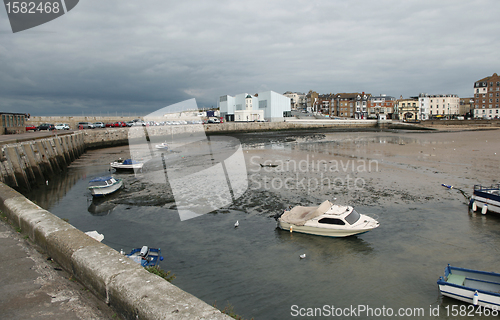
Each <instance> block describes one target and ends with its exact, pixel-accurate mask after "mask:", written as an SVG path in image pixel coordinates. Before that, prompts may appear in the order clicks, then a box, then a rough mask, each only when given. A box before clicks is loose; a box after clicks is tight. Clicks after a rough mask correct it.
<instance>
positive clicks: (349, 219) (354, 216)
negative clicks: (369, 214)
mask: <svg viewBox="0 0 500 320" xmlns="http://www.w3.org/2000/svg"><path fill="white" fill-rule="evenodd" d="M360 217H361V216H360V215H359V213H358V212H357V211H356V210H354V209H353V210H352V211H351V213H349V215H348V216H347V217H345V221H347V222H348V223H349V224H355V223H356V222H357V221H358V220H359V218H360Z"/></svg>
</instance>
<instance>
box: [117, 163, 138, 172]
mask: <svg viewBox="0 0 500 320" xmlns="http://www.w3.org/2000/svg"><path fill="white" fill-rule="evenodd" d="M142 166H143V164H142V163H140V164H121V163H117V164H115V163H111V168H113V169H115V170H116V171H135V170H141V169H142Z"/></svg>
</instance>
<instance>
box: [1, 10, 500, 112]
mask: <svg viewBox="0 0 500 320" xmlns="http://www.w3.org/2000/svg"><path fill="white" fill-rule="evenodd" d="M96 4H97V3H96V2H91V1H84V2H82V1H80V3H79V4H78V6H76V7H75V8H74V9H73V10H71V12H68V13H67V14H65V15H64V16H62V17H60V18H58V19H55V20H53V21H50V22H48V23H45V24H43V25H40V26H38V27H36V28H32V29H28V30H25V31H21V32H18V33H15V34H14V33H12V31H11V29H10V25H9V22H8V19H7V13H6V11H5V10H3V9H0V62H1V72H0V111H4V112H23V113H30V114H31V115H41V116H43V115H107V114H118V115H120V114H132V115H134V114H137V115H144V114H148V113H151V112H154V111H155V110H158V109H161V108H164V107H166V106H168V105H171V104H175V103H178V102H181V101H184V100H187V99H191V98H196V101H197V103H198V106H199V107H205V108H209V107H212V106H213V107H216V106H217V99H218V98H219V97H220V96H222V95H226V94H228V95H235V94H239V93H241V92H248V93H251V94H253V93H255V92H262V91H268V90H273V91H275V92H278V93H281V94H283V93H285V92H286V91H291V92H303V93H307V92H308V91H309V90H314V91H316V92H318V93H343V92H346V93H348V92H362V91H364V92H367V93H371V94H373V95H380V94H387V95H388V96H393V97H396V98H399V97H400V96H403V97H405V98H406V97H410V96H418V94H419V93H427V94H456V95H458V96H459V97H472V96H473V95H474V82H475V81H477V80H479V79H482V78H484V77H487V76H491V75H492V74H493V73H498V72H499V71H500V70H497V69H496V68H497V66H498V65H500V63H499V62H500V61H499V59H500V58H499V57H498V54H497V52H498V51H499V50H498V49H499V46H500V41H498V36H497V35H496V33H495V32H493V31H494V30H497V29H498V27H497V22H496V21H497V20H496V13H497V12H499V11H500V10H499V9H500V2H498V1H494V0H480V1H475V2H471V1H439V2H436V1H427V0H424V1H396V0H381V1H376V2H374V1H368V0H357V1H349V2H343V1H313V2H310V1H309V2H305V1H298V0H297V1H295V0H292V1H260V0H256V1H252V2H231V1H226V2H221V3H217V4H212V3H208V2H204V1H187V2H182V3H165V2H163V1H158V0H157V1H154V0H153V1H149V2H148V3H147V4H145V3H141V2H136V1H130V0H125V1H124V0H120V1H118V0H109V1H106V2H102V3H99V5H96ZM472 13H473V14H472Z"/></svg>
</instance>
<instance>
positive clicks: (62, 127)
mask: <svg viewBox="0 0 500 320" xmlns="http://www.w3.org/2000/svg"><path fill="white" fill-rule="evenodd" d="M56 130H69V125H68V124H67V123H59V124H56Z"/></svg>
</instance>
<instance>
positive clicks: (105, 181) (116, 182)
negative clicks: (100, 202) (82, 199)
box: [88, 177, 123, 197]
mask: <svg viewBox="0 0 500 320" xmlns="http://www.w3.org/2000/svg"><path fill="white" fill-rule="evenodd" d="M122 186H123V180H122V179H115V178H113V177H100V178H95V179H92V180H90V181H89V187H88V188H89V190H90V193H91V194H92V196H94V197H103V196H105V195H108V194H111V193H113V192H115V191H116V190H118V189H120V188H121V187H122Z"/></svg>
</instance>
